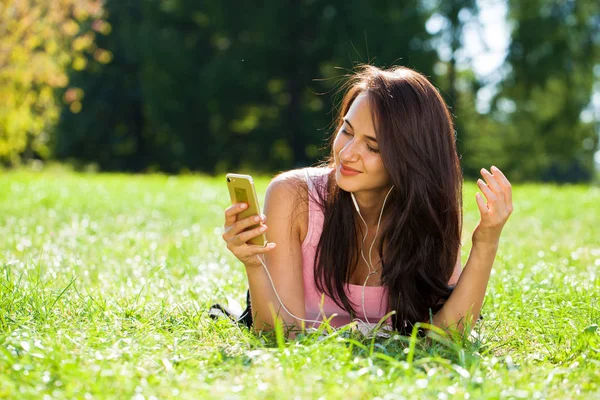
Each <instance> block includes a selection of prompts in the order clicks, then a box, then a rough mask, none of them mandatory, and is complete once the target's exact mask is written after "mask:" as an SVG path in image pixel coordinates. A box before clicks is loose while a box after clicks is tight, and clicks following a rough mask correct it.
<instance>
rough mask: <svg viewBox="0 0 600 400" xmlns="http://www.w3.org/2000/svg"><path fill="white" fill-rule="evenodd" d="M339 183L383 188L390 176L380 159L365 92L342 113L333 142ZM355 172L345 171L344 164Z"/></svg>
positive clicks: (353, 188)
mask: <svg viewBox="0 0 600 400" xmlns="http://www.w3.org/2000/svg"><path fill="white" fill-rule="evenodd" d="M333 153H334V159H335V167H336V174H335V177H336V180H337V184H338V186H339V187H340V188H341V189H343V190H345V191H347V192H360V191H364V190H377V189H385V188H387V187H389V186H390V184H391V183H390V178H389V175H388V172H387V170H386V169H385V167H384V165H383V161H382V160H381V155H380V154H379V147H378V144H377V137H376V135H375V127H374V124H373V120H372V119H371V106H370V105H369V100H368V95H367V94H366V93H364V92H363V93H361V94H359V95H358V97H357V98H356V99H355V100H354V102H353V103H352V105H351V106H350V108H349V109H348V112H347V113H346V115H345V116H344V124H343V125H342V127H341V128H340V130H339V131H338V132H337V135H336V137H335V140H334V142H333ZM342 164H343V166H344V167H347V168H352V169H354V170H356V171H359V172H358V173H354V172H350V173H348V172H346V170H344V168H343V166H342Z"/></svg>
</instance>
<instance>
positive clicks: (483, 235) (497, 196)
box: [433, 167, 513, 331]
mask: <svg viewBox="0 0 600 400" xmlns="http://www.w3.org/2000/svg"><path fill="white" fill-rule="evenodd" d="M492 172H493V175H492V174H490V173H489V172H488V171H487V170H485V169H483V170H482V176H483V177H484V179H485V180H486V182H487V185H486V184H485V183H484V182H483V181H482V180H481V179H480V180H478V182H477V184H478V186H479V188H480V189H481V191H482V192H483V194H484V195H485V197H486V199H487V204H486V203H485V202H484V200H483V198H482V197H481V196H480V195H479V193H477V195H476V201H477V206H478V208H479V212H480V214H481V221H480V222H479V225H478V226H477V228H475V231H474V232H473V247H472V249H471V253H470V254H469V259H468V260H467V264H466V265H465V268H464V269H463V271H462V273H461V275H460V278H459V279H458V283H457V284H456V287H455V288H454V291H453V292H452V294H451V295H450V298H449V299H448V300H447V301H446V303H445V304H444V306H443V307H442V308H441V310H440V311H439V312H437V313H436V314H435V315H434V317H433V323H434V325H436V326H439V327H441V328H444V329H446V328H448V327H450V328H456V329H457V330H458V331H462V330H463V329H465V328H466V327H472V326H473V323H474V321H477V319H478V318H479V313H480V312H481V307H482V305H483V299H484V297H485V292H486V289H487V284H488V281H489V278H490V273H491V271H492V266H493V264H494V259H495V257H496V252H497V251H498V243H499V240H500V234H501V232H502V228H503V227H504V224H505V223H506V221H507V219H508V217H509V216H510V214H511V213H512V210H513V206H512V189H511V185H510V183H509V181H508V179H506V177H505V176H504V174H503V173H502V172H501V171H500V170H499V169H497V168H495V167H492Z"/></svg>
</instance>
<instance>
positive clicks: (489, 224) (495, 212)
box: [473, 166, 513, 246]
mask: <svg viewBox="0 0 600 400" xmlns="http://www.w3.org/2000/svg"><path fill="white" fill-rule="evenodd" d="M491 171H492V172H491V173H490V172H489V171H488V170H486V169H485V168H482V169H481V171H480V172H481V176H483V179H485V182H484V181H483V180H481V179H478V180H477V186H479V189H480V190H481V192H482V193H483V194H484V196H485V198H486V200H487V204H486V201H485V200H483V197H482V196H481V194H479V193H477V194H476V195H475V200H476V201H477V206H478V207H479V212H480V214H481V220H480V221H479V224H478V225H477V227H476V228H475V231H474V232H473V245H475V244H483V245H491V246H497V245H498V241H499V240H500V234H501V233H502V228H503V227H504V224H505V223H506V221H507V220H508V217H509V216H510V214H511V213H512V211H513V204H512V188H511V186H510V182H509V181H508V179H506V176H504V174H503V173H502V171H500V170H499V169H498V168H496V167H494V166H492V168H491ZM486 183H487V184H486Z"/></svg>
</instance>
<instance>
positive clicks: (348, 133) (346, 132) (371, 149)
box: [341, 128, 379, 153]
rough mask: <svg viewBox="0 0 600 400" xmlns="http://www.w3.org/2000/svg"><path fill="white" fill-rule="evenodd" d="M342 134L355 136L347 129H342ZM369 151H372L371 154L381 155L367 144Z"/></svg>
mask: <svg viewBox="0 0 600 400" xmlns="http://www.w3.org/2000/svg"><path fill="white" fill-rule="evenodd" d="M341 132H342V133H343V134H344V135H348V136H354V135H353V134H351V133H350V132H348V131H347V130H346V129H344V128H342V130H341ZM367 149H369V151H370V152H371V153H379V150H377V149H374V148H373V147H371V146H369V145H368V144H367Z"/></svg>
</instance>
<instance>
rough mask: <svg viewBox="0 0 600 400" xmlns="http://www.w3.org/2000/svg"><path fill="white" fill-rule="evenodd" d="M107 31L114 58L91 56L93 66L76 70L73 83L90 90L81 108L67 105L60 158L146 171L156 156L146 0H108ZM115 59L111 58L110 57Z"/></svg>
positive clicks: (101, 40)
mask: <svg viewBox="0 0 600 400" xmlns="http://www.w3.org/2000/svg"><path fill="white" fill-rule="evenodd" d="M104 7H105V12H106V14H107V19H106V21H107V22H106V23H107V24H108V26H110V27H111V30H110V32H108V34H107V35H106V36H100V37H98V38H97V40H96V43H97V45H98V46H100V47H102V48H104V49H108V50H109V51H110V52H109V53H108V55H109V57H110V59H108V60H107V59H101V58H100V59H99V58H98V57H96V55H95V54H89V55H87V58H86V62H87V63H88V68H86V69H85V70H81V71H79V70H74V69H73V70H71V73H70V80H71V84H72V85H73V86H76V87H78V88H81V89H82V91H83V92H84V93H85V99H84V100H83V101H82V108H81V112H77V113H73V112H72V110H71V109H70V108H67V107H65V108H64V109H63V110H62V114H61V118H60V122H59V125H58V127H57V130H56V135H55V139H56V140H55V144H54V148H55V154H56V156H57V157H58V158H59V159H70V160H75V161H77V162H84V163H97V164H99V165H100V166H101V167H102V168H103V169H107V170H124V171H127V170H141V169H143V168H145V167H146V166H147V160H151V159H152V158H153V155H152V154H151V153H149V152H151V151H152V149H153V147H152V146H151V145H149V144H147V143H146V141H147V139H146V137H145V130H146V118H145V116H144V110H143V103H144V96H143V94H142V84H141V82H140V71H141V68H142V64H143V60H142V54H141V51H140V45H141V43H143V42H144V40H145V39H144V38H143V37H141V36H140V28H139V27H140V25H141V23H142V11H141V3H140V2H137V1H112V0H108V1H106V2H105V6H104ZM106 61H110V62H108V63H107V62H106Z"/></svg>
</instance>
